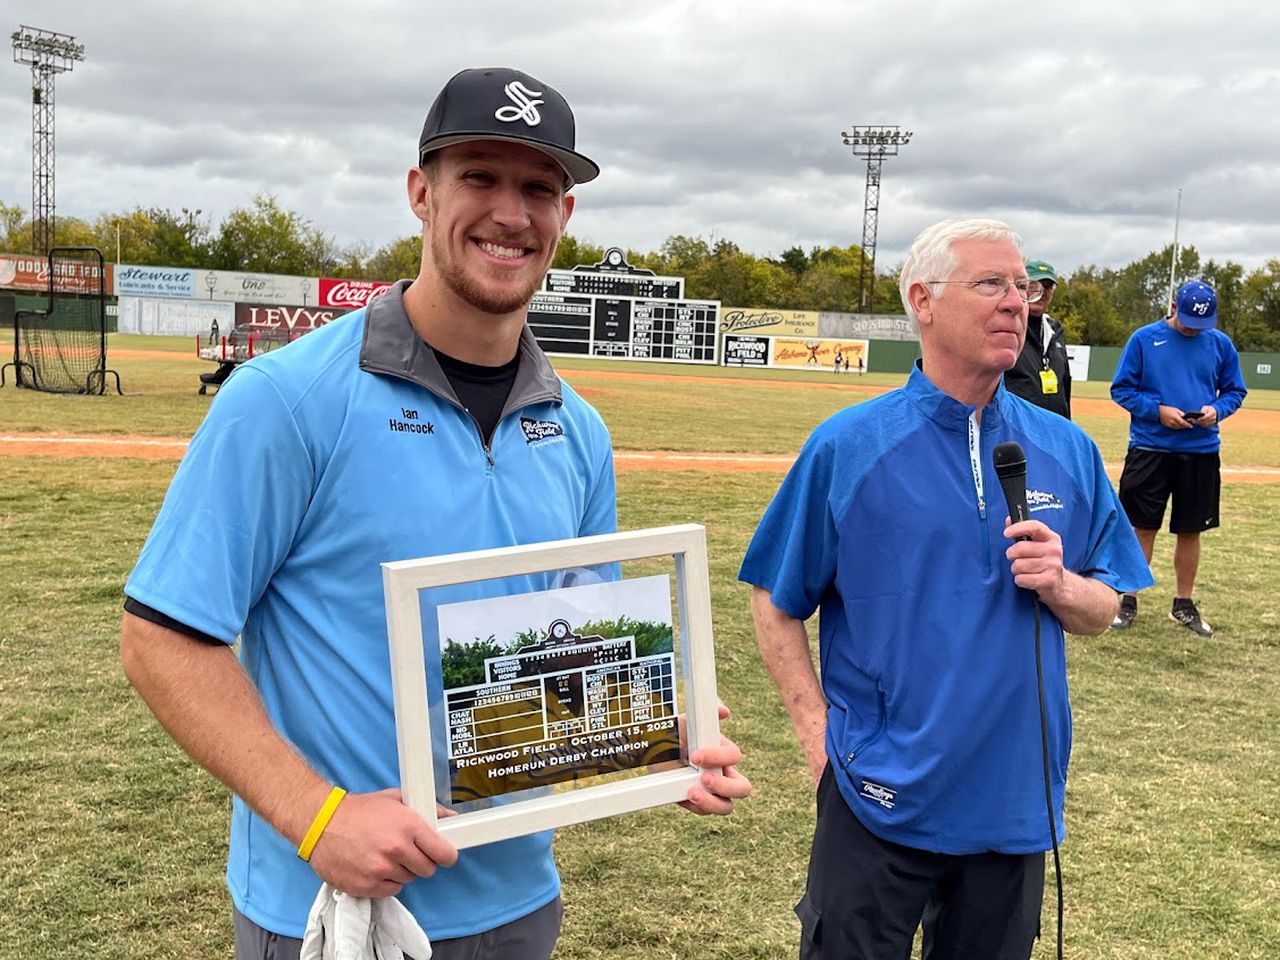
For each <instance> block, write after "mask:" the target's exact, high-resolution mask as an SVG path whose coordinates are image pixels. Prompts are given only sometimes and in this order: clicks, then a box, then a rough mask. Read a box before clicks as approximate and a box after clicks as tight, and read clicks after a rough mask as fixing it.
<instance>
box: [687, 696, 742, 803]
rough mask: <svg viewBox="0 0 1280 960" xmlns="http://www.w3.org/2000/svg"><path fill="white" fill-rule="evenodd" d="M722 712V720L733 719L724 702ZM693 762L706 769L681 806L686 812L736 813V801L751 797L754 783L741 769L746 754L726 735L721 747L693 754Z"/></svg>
mask: <svg viewBox="0 0 1280 960" xmlns="http://www.w3.org/2000/svg"><path fill="white" fill-rule="evenodd" d="M718 710H719V714H720V719H721V720H727V719H728V718H729V708H728V707H726V706H725V705H724V704H723V703H722V704H719V706H718ZM680 744H681V746H686V745H687V744H688V740H687V739H686V734H685V722H684V715H683V714H681V716H680ZM689 760H690V761H691V762H692V763H694V764H696V765H697V766H699V767H701V768H702V776H701V778H700V779H699V782H698V783H696V784H694V785H693V786H692V787H690V788H689V792H688V793H687V794H686V795H685V796H686V797H687V799H686V800H684V801H683V802H682V803H681V804H680V806H682V807H684V808H685V809H686V810H690V811H692V812H693V813H696V814H700V815H705V814H709V813H713V814H718V815H720V816H724V815H726V814H729V813H732V812H733V801H734V800H745V799H746V798H747V797H749V796H751V781H750V780H748V779H747V778H746V777H744V776H743V775H742V774H741V773H739V772H738V768H737V764H739V763H741V762H742V751H741V750H740V749H738V745H737V744H736V743H734V742H733V741H732V740H730V739H729V738H728V737H726V736H724V735H723V734H721V735H720V743H719V745H717V746H710V747H702V748H700V749H698V750H695V751H693V753H691V754H690V755H689Z"/></svg>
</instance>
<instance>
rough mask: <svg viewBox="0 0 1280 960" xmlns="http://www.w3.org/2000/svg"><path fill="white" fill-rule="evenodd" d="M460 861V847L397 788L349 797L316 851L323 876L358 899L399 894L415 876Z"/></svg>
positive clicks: (314, 864) (316, 863) (314, 859)
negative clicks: (420, 812) (414, 808)
mask: <svg viewBox="0 0 1280 960" xmlns="http://www.w3.org/2000/svg"><path fill="white" fill-rule="evenodd" d="M317 809H318V808H317ZM457 860H458V851H457V848H455V847H454V845H453V844H452V843H450V842H449V841H448V840H446V839H445V838H444V837H442V836H440V834H438V833H436V832H435V831H434V830H432V829H431V827H429V826H427V822H426V821H425V820H423V819H422V817H420V816H419V815H418V814H417V813H416V812H415V811H414V810H413V809H412V808H410V807H407V806H405V804H404V802H403V801H402V800H401V797H400V791H399V790H396V789H392V790H379V791H378V792H377V793H349V794H347V795H346V796H345V797H343V798H342V802H341V803H339V804H338V808H337V810H335V811H334V813H333V818H332V819H331V820H330V821H329V825H328V826H327V827H326V828H325V831H324V833H323V834H321V836H320V840H319V842H318V843H317V844H316V847H315V850H314V851H313V852H312V854H311V866H312V867H313V868H314V869H315V871H316V873H318V874H319V875H320V877H321V878H322V879H324V880H327V881H328V882H329V883H331V884H332V885H333V886H334V887H335V888H337V889H338V890H341V891H342V892H343V893H347V894H350V895H352V896H355V897H394V896H395V895H396V894H398V893H399V892H400V890H401V889H402V888H403V887H404V885H405V884H406V883H408V882H409V881H410V880H413V879H414V878H415V877H429V876H431V875H432V874H433V873H435V872H436V868H437V867H451V866H453V865H454V863H456V862H457Z"/></svg>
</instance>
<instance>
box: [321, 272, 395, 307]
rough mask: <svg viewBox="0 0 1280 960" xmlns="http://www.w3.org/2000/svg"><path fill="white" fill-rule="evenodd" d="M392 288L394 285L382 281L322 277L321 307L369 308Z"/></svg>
mask: <svg viewBox="0 0 1280 960" xmlns="http://www.w3.org/2000/svg"><path fill="white" fill-rule="evenodd" d="M390 286H393V284H391V283H384V282H382V281H381V280H334V279H331V278H329V277H321V278H320V305H321V306H323V307H343V308H345V309H347V310H357V309H359V308H360V307H367V306H368V305H369V301H370V300H372V299H373V298H374V297H376V296H377V295H378V294H380V293H382V291H384V290H386V289H387V288H388V287H390Z"/></svg>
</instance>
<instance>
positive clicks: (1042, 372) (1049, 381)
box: [1004, 260, 1071, 420]
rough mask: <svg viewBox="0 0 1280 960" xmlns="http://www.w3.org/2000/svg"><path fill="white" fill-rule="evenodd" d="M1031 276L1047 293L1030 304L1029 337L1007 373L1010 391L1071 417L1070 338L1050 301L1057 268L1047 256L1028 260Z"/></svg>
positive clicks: (1005, 382)
mask: <svg viewBox="0 0 1280 960" xmlns="http://www.w3.org/2000/svg"><path fill="white" fill-rule="evenodd" d="M1027 279H1029V280H1039V281H1040V285H1041V286H1042V287H1043V288H1044V295H1043V296H1041V297H1040V299H1039V300H1037V301H1036V302H1034V303H1029V304H1027V306H1028V308H1029V309H1030V313H1029V315H1028V316H1027V340H1026V342H1025V343H1024V344H1023V345H1022V353H1021V354H1019V355H1018V362H1017V363H1016V364H1014V365H1013V367H1012V368H1011V369H1009V370H1006V371H1005V374H1004V386H1005V389H1006V390H1008V391H1009V392H1010V393H1014V394H1017V395H1018V396H1019V397H1022V399H1024V400H1030V401H1031V402H1032V403H1034V404H1035V405H1036V406H1038V407H1044V408H1045V409H1046V410H1052V411H1053V412H1054V413H1059V414H1061V415H1062V416H1064V417H1066V418H1067V419H1068V420H1070V419H1071V369H1070V367H1069V366H1068V364H1067V340H1066V337H1065V336H1064V335H1063V333H1062V324H1060V323H1059V322H1058V321H1057V320H1054V319H1053V318H1052V317H1051V316H1049V313H1048V310H1049V303H1050V301H1052V300H1053V291H1054V288H1055V287H1056V286H1057V284H1058V274H1057V271H1055V270H1054V269H1053V267H1052V266H1050V265H1049V264H1048V263H1046V262H1045V261H1043V260H1031V261H1028V263H1027Z"/></svg>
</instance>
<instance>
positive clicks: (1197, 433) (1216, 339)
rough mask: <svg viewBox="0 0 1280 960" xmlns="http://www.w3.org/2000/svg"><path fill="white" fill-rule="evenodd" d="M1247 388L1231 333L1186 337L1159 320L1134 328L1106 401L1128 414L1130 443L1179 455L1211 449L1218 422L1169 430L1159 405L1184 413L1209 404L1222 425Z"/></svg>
mask: <svg viewBox="0 0 1280 960" xmlns="http://www.w3.org/2000/svg"><path fill="white" fill-rule="evenodd" d="M1247 392H1248V391H1247V390H1246V389H1245V385H1244V374H1243V373H1242V372H1241V370H1240V355H1239V354H1238V353H1236V348H1235V345H1234V344H1233V343H1232V342H1231V338H1230V337H1228V336H1227V335H1226V334H1225V333H1223V332H1222V331H1221V330H1203V331H1201V332H1200V333H1198V334H1196V335H1195V336H1194V337H1188V336H1186V335H1185V334H1182V333H1179V332H1178V331H1177V330H1174V329H1173V327H1171V326H1169V324H1168V323H1166V322H1165V321H1164V320H1157V321H1156V322H1155V323H1149V324H1147V325H1146V326H1145V327H1139V328H1138V329H1137V330H1135V331H1134V332H1133V335H1132V336H1130V337H1129V342H1128V343H1127V344H1125V348H1124V353H1122V354H1121V355H1120V364H1119V366H1117V367H1116V374H1115V377H1114V378H1112V381H1111V399H1113V400H1114V401H1115V402H1116V403H1118V404H1120V406H1122V407H1124V408H1125V409H1126V410H1128V411H1129V414H1130V421H1129V445H1130V446H1131V447H1141V448H1142V449H1144V450H1167V451H1171V452H1178V453H1215V452H1216V451H1217V450H1218V448H1219V446H1221V441H1220V440H1219V437H1218V426H1217V424H1214V425H1213V426H1210V427H1200V426H1195V427H1192V428H1191V429H1190V430H1170V429H1169V428H1168V427H1166V426H1165V425H1164V424H1162V423H1161V422H1160V405H1161V404H1164V405H1165V406H1169V407H1177V408H1178V409H1179V410H1184V411H1185V410H1199V409H1200V408H1201V407H1203V406H1204V405H1205V404H1207V403H1211V404H1213V406H1214V407H1215V408H1217V411H1218V423H1221V422H1222V421H1223V420H1225V419H1227V417H1229V416H1231V414H1233V413H1235V412H1236V411H1237V410H1239V409H1240V405H1241V404H1242V403H1244V398H1245V394H1246V393H1247Z"/></svg>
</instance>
